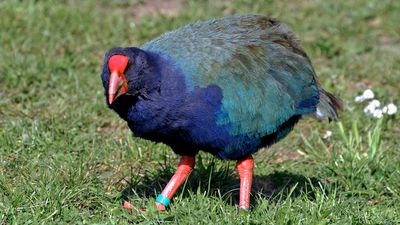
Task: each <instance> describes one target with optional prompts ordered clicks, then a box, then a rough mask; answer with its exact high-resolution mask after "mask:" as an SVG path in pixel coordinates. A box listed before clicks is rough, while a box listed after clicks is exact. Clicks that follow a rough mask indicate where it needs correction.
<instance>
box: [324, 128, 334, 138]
mask: <svg viewBox="0 0 400 225" xmlns="http://www.w3.org/2000/svg"><path fill="white" fill-rule="evenodd" d="M330 136H332V131H330V130H327V131H326V132H325V134H324V136H323V138H324V139H327V138H329V137H330Z"/></svg>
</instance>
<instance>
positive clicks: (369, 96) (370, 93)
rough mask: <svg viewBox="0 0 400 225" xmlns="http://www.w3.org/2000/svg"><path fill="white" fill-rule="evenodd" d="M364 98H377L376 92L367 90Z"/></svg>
mask: <svg viewBox="0 0 400 225" xmlns="http://www.w3.org/2000/svg"><path fill="white" fill-rule="evenodd" d="M362 96H363V97H364V99H373V98H374V97H375V95H374V92H372V90H371V89H367V90H365V91H364V92H363V94H362Z"/></svg>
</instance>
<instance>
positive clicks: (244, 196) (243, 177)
mask: <svg viewBox="0 0 400 225" xmlns="http://www.w3.org/2000/svg"><path fill="white" fill-rule="evenodd" d="M253 167H254V161H253V157H252V156H251V155H250V156H248V157H247V158H246V159H242V160H238V161H237V164H236V169H237V170H238V173H239V177H240V198H239V208H241V209H245V210H250V191H251V182H252V178H253Z"/></svg>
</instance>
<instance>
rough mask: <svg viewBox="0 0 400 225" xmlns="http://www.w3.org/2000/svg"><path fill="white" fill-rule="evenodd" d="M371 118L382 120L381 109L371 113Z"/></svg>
mask: <svg viewBox="0 0 400 225" xmlns="http://www.w3.org/2000/svg"><path fill="white" fill-rule="evenodd" d="M372 116H373V117H375V118H378V119H379V118H382V116H383V113H382V110H381V109H376V110H375V111H374V112H373V113H372Z"/></svg>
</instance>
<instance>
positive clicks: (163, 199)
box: [156, 194, 171, 207]
mask: <svg viewBox="0 0 400 225" xmlns="http://www.w3.org/2000/svg"><path fill="white" fill-rule="evenodd" d="M170 201H171V200H170V199H169V198H167V197H165V196H164V195H162V194H159V195H158V196H157V198H156V202H158V203H161V204H163V205H164V206H165V207H168V205H169V203H170Z"/></svg>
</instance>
